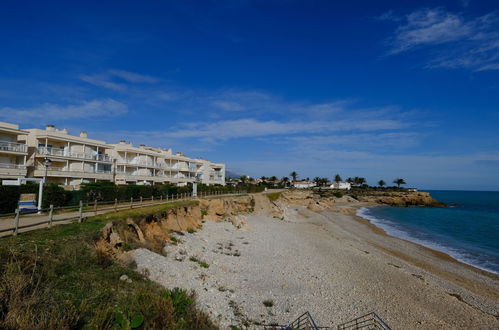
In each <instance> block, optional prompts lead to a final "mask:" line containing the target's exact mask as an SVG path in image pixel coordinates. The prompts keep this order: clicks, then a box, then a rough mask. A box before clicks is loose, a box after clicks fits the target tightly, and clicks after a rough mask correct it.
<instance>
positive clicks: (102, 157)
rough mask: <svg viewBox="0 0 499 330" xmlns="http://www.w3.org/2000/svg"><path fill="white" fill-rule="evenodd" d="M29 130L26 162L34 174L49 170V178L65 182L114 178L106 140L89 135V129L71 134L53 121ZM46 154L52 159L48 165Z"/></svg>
mask: <svg viewBox="0 0 499 330" xmlns="http://www.w3.org/2000/svg"><path fill="white" fill-rule="evenodd" d="M27 131H28V132H29V134H28V135H27V136H26V144H27V145H28V152H29V159H28V163H27V165H28V169H29V172H28V174H29V175H30V176H31V177H35V178H43V177H44V176H45V172H46V173H47V182H49V183H50V182H51V183H59V184H62V185H65V186H77V185H79V184H81V183H88V182H98V181H111V179H112V174H111V170H112V159H110V158H109V157H108V156H106V154H105V150H106V148H107V144H106V143H105V142H104V141H100V140H94V139H89V138H88V136H87V133H86V132H81V133H80V135H79V136H75V135H70V134H68V132H67V130H65V129H62V130H59V129H56V128H55V127H54V126H53V125H47V126H46V128H45V129H44V130H41V129H38V128H33V129H27ZM45 158H48V159H50V160H51V165H50V166H49V167H46V166H45V165H44V159H45Z"/></svg>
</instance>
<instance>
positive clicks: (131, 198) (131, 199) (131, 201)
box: [130, 197, 133, 208]
mask: <svg viewBox="0 0 499 330" xmlns="http://www.w3.org/2000/svg"><path fill="white" fill-rule="evenodd" d="M130 208H133V197H130Z"/></svg>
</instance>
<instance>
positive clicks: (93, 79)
mask: <svg viewBox="0 0 499 330" xmlns="http://www.w3.org/2000/svg"><path fill="white" fill-rule="evenodd" d="M78 78H79V79H80V80H82V81H84V82H86V83H89V84H92V85H95V86H98V87H104V88H108V89H111V90H114V91H119V92H123V91H125V90H127V88H128V85H127V83H133V84H139V83H146V84H154V83H157V82H158V81H159V79H158V78H156V77H152V76H148V75H143V74H138V73H134V72H129V71H124V70H108V71H106V72H103V73H98V74H92V75H84V74H83V75H80V76H79V77H78Z"/></svg>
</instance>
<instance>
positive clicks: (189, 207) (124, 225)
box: [97, 195, 272, 258]
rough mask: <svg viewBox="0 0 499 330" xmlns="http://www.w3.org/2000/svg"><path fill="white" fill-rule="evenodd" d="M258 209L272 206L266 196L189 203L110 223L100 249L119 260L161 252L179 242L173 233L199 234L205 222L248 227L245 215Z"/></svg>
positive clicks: (98, 244)
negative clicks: (144, 251) (141, 249)
mask: <svg viewBox="0 0 499 330" xmlns="http://www.w3.org/2000/svg"><path fill="white" fill-rule="evenodd" d="M255 207H258V210H265V211H266V210H270V209H271V208H272V205H271V202H270V201H269V200H268V198H266V197H265V196H249V195H248V196H238V197H221V198H214V199H200V200H198V201H195V202H193V201H189V202H186V203H185V205H182V204H180V205H178V206H173V207H171V208H168V209H166V210H164V211H162V212H159V213H155V214H151V215H148V216H142V217H126V218H124V219H120V220H114V221H110V222H108V223H107V224H106V226H105V227H104V228H103V229H102V238H101V239H100V240H99V241H98V243H97V246H98V248H99V249H101V250H103V251H105V252H106V253H108V254H111V255H113V256H115V257H118V258H121V257H124V256H126V254H127V252H128V251H130V250H133V249H136V248H139V247H144V248H148V249H150V250H152V251H155V252H161V251H162V249H163V247H164V245H165V244H167V243H173V244H175V243H176V239H175V237H174V236H173V235H172V234H173V233H180V232H185V231H187V232H194V231H197V230H199V229H201V228H202V226H203V223H204V222H205V221H206V220H208V221H215V222H217V221H222V220H228V221H230V222H232V224H234V226H236V227H237V228H242V227H244V226H245V225H246V222H245V217H244V214H247V213H251V212H253V211H254V210H255Z"/></svg>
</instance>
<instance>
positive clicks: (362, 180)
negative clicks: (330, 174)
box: [353, 176, 366, 186]
mask: <svg viewBox="0 0 499 330" xmlns="http://www.w3.org/2000/svg"><path fill="white" fill-rule="evenodd" d="M353 182H355V184H356V185H358V186H362V185H363V184H364V183H366V179H365V178H363V177H358V176H356V177H355V178H353Z"/></svg>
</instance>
